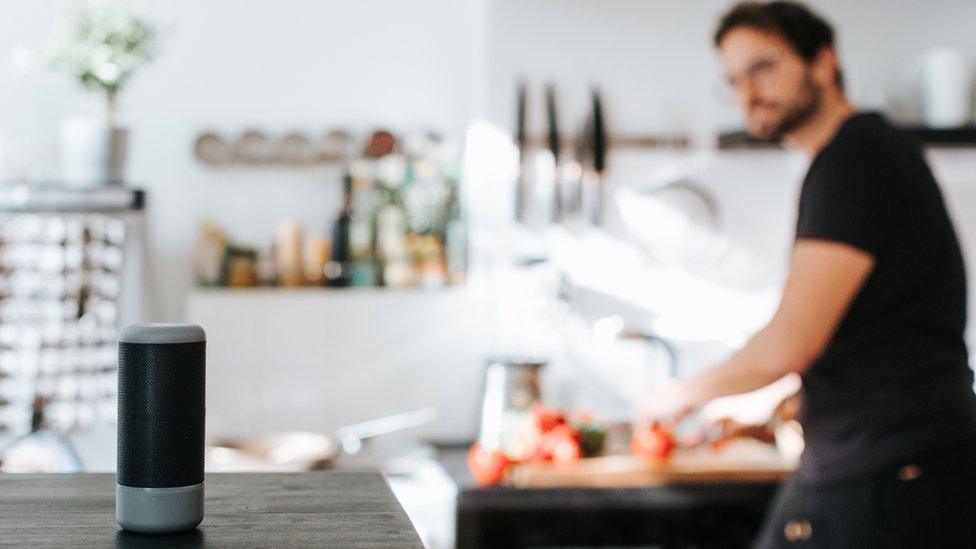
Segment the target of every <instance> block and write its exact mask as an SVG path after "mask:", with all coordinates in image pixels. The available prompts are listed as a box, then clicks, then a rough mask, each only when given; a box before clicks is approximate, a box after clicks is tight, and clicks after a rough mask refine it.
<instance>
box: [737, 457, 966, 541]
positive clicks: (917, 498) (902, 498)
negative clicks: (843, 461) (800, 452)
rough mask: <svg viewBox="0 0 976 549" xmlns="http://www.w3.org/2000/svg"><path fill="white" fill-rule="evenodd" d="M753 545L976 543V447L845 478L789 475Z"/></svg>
mask: <svg viewBox="0 0 976 549" xmlns="http://www.w3.org/2000/svg"><path fill="white" fill-rule="evenodd" d="M756 546H757V547H759V548H761V549H769V548H777V547H796V548H799V547H818V548H819V547H824V548H828V547H829V548H831V549H833V548H845V547H858V548H862V547H886V548H887V547H924V548H926V549H936V548H939V549H941V548H943V547H967V548H973V547H976V450H974V449H972V448H966V449H955V450H952V451H948V452H940V453H938V454H936V455H933V456H931V457H930V458H928V459H921V460H918V461H915V462H912V463H906V464H904V465H902V466H899V467H896V468H892V469H891V470H889V471H885V472H884V473H881V474H877V475H875V476H873V477H870V478H864V479H857V480H852V481H846V482H838V483H832V484H812V483H804V482H802V481H800V480H798V479H790V480H788V481H787V482H786V484H784V485H783V487H782V488H781V489H780V492H779V494H778V495H777V496H776V499H775V500H774V501H773V504H772V507H771V508H770V510H769V514H768V515H767V518H766V523H765V525H764V526H763V528H762V531H761V532H760V534H759V538H758V539H757V542H756Z"/></svg>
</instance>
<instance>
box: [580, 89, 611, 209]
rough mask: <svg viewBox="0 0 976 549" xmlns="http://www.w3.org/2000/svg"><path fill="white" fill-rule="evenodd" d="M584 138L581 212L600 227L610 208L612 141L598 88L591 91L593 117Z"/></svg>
mask: <svg viewBox="0 0 976 549" xmlns="http://www.w3.org/2000/svg"><path fill="white" fill-rule="evenodd" d="M585 135H586V148H587V150H586V153H585V158H586V162H585V163H584V169H583V173H582V178H581V180H580V186H579V204H580V213H581V214H582V216H583V218H584V219H586V220H587V221H588V222H590V223H593V224H594V225H596V226H598V227H600V226H603V225H604V224H605V223H606V214H607V209H608V206H609V190H608V189H607V188H606V184H605V182H604V181H603V173H604V171H605V170H606V157H607V148H608V143H609V141H608V138H607V132H606V124H605V121H604V115H603V100H602V99H601V98H600V92H599V90H598V89H597V88H593V89H591V90H590V116H589V118H588V120H587V125H586V129H585Z"/></svg>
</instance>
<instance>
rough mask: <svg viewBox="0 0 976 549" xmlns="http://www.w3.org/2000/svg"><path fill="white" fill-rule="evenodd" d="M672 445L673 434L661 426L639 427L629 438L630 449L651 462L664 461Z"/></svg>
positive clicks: (672, 447) (672, 448)
mask: <svg viewBox="0 0 976 549" xmlns="http://www.w3.org/2000/svg"><path fill="white" fill-rule="evenodd" d="M674 446H675V444H674V436H673V435H672V434H671V432H670V431H668V430H667V429H664V428H661V427H652V428H650V429H639V430H638V431H637V432H635V433H634V436H633V437H632V438H631V439H630V447H631V450H633V452H634V453H635V454H637V455H638V456H640V457H642V458H644V459H645V460H646V461H647V462H648V463H652V464H660V463H662V462H664V461H666V460H667V459H668V456H670V455H671V452H672V451H673V450H674Z"/></svg>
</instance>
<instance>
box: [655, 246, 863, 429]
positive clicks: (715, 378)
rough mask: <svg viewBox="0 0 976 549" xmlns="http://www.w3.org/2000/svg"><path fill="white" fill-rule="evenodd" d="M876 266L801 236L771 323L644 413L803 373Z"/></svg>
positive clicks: (690, 405)
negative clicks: (721, 360) (729, 354)
mask: <svg viewBox="0 0 976 549" xmlns="http://www.w3.org/2000/svg"><path fill="white" fill-rule="evenodd" d="M873 268H874V257H873V256H872V255H871V254H869V253H868V252H865V251H864V250H861V249H859V248H855V247H854V246H850V245H848V244H842V243H839V242H828V241H823V240H810V239H801V240H798V241H797V243H796V245H795V246H794V249H793V258H792V261H791V263H790V274H789V277H788V278H787V280H786V287H785V288H784V290H783V298H782V300H781V301H780V305H779V308H778V309H777V310H776V314H775V315H774V316H773V319H772V320H771V321H770V322H769V324H768V325H767V326H766V327H765V328H763V329H762V330H760V331H759V332H758V333H757V334H756V335H755V336H753V337H752V339H750V340H749V342H748V343H747V344H746V345H745V347H743V348H742V349H740V350H739V351H738V352H737V353H735V354H734V355H732V357H731V358H729V359H728V360H726V361H725V362H724V363H722V364H721V365H719V366H717V367H715V368H713V369H711V370H709V371H707V372H705V373H704V374H702V375H700V376H698V377H697V378H694V379H691V380H687V381H681V382H678V383H675V384H674V385H672V386H671V387H668V388H666V389H664V390H662V391H659V392H655V393H652V394H651V395H648V396H647V397H646V398H645V399H644V400H645V402H644V404H642V406H641V410H642V416H641V417H643V418H649V419H659V420H668V421H672V422H673V421H675V420H677V419H680V418H681V417H684V416H685V415H687V414H688V413H689V412H690V411H692V410H694V409H696V408H698V407H700V406H702V405H703V404H705V403H706V402H708V401H710V400H712V399H714V398H717V397H720V396H726V395H735V394H740V393H746V392H749V391H754V390H756V389H759V388H761V387H765V386H766V385H769V384H770V383H772V382H774V381H776V380H778V379H780V378H782V377H783V376H785V375H787V374H790V373H802V372H803V371H805V370H806V369H807V368H808V367H809V366H810V364H811V363H812V362H813V361H814V360H816V359H817V357H818V356H820V354H821V353H822V352H823V351H824V349H825V348H826V347H827V345H828V344H829V343H830V338H831V337H833V334H834V332H835V331H836V329H837V326H838V325H839V324H840V322H841V320H842V319H843V318H844V315H845V314H847V310H848V309H849V308H850V305H851V303H852V302H853V301H854V298H855V297H856V296H857V293H858V292H859V291H860V289H861V286H862V285H863V284H864V281H865V280H867V278H868V276H869V275H870V274H871V270H872V269H873Z"/></svg>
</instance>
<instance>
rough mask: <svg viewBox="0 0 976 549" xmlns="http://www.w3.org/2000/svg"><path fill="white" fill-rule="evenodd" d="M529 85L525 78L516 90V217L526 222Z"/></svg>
mask: <svg viewBox="0 0 976 549" xmlns="http://www.w3.org/2000/svg"><path fill="white" fill-rule="evenodd" d="M527 108H528V87H527V86H526V83H525V81H524V80H521V81H519V83H518V86H517V88H516V91H515V146H516V147H517V148H518V154H519V171H518V179H517V181H516V183H515V185H516V187H515V219H516V220H518V221H519V222H522V223H525V222H526V220H527V217H528V215H527V210H528V200H527V197H528V193H529V189H528V180H527V178H526V173H525V172H526V167H527V166H526V158H527V140H528V135H527V129H526V117H527Z"/></svg>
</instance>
